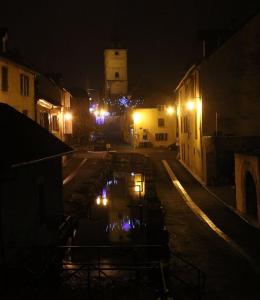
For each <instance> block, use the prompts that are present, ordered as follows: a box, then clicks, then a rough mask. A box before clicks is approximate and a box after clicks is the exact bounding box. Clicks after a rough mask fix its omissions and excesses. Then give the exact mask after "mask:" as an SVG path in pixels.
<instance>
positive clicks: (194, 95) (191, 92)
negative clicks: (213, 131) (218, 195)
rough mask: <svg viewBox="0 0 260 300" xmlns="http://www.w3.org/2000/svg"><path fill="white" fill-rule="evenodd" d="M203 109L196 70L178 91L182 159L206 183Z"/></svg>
mask: <svg viewBox="0 0 260 300" xmlns="http://www.w3.org/2000/svg"><path fill="white" fill-rule="evenodd" d="M202 109H203V104H202V96H201V95H200V88H199V72H198V71H197V70H194V72H191V73H190V74H189V76H188V77H187V78H186V79H185V80H184V81H183V83H182V85H181V86H179V88H178V89H177V114H178V128H179V146H180V159H181V162H182V163H184V164H185V165H186V166H187V167H188V168H189V169H190V171H191V172H192V173H193V174H194V175H195V176H197V177H198V178H199V179H201V180H202V181H204V177H205V175H204V170H203V146H202Z"/></svg>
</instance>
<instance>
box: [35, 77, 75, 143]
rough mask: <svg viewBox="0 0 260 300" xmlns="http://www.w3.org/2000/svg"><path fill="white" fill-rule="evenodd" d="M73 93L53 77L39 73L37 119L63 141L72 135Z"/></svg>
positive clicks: (66, 140)
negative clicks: (71, 106)
mask: <svg viewBox="0 0 260 300" xmlns="http://www.w3.org/2000/svg"><path fill="white" fill-rule="evenodd" d="M70 101H71V94H70V93H69V92H68V91H67V90H66V89H64V88H63V87H61V86H59V85H58V84H57V83H56V82H55V81H54V80H53V79H52V78H50V77H48V76H45V75H42V74H38V76H37V83H36V103H37V109H36V120H37V122H38V123H39V124H40V125H41V126H42V127H44V128H46V129H47V130H48V131H49V132H51V133H52V134H54V135H55V136H56V137H58V138H59V139H61V140H62V141H65V142H68V141H69V140H70V137H71V135H72V114H71V109H70Z"/></svg>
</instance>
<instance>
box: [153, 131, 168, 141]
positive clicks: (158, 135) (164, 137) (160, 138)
mask: <svg viewBox="0 0 260 300" xmlns="http://www.w3.org/2000/svg"><path fill="white" fill-rule="evenodd" d="M155 140H156V141H167V140H168V133H156V134H155Z"/></svg>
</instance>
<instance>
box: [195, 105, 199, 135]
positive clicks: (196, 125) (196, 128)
mask: <svg viewBox="0 0 260 300" xmlns="http://www.w3.org/2000/svg"><path fill="white" fill-rule="evenodd" d="M197 116H198V114H197V111H196V113H195V139H197V138H198V121H197Z"/></svg>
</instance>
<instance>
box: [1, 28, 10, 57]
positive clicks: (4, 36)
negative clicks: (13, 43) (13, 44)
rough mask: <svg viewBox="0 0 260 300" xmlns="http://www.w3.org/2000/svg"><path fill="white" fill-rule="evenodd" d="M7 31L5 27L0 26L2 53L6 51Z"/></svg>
mask: <svg viewBox="0 0 260 300" xmlns="http://www.w3.org/2000/svg"><path fill="white" fill-rule="evenodd" d="M7 32H8V30H7V28H0V38H1V45H0V47H1V48H0V52H2V53H6V52H7V40H8V34H7Z"/></svg>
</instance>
